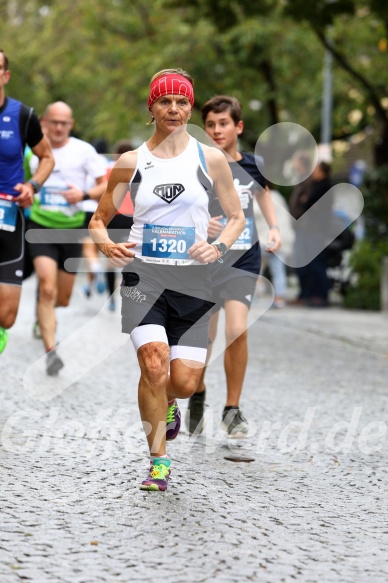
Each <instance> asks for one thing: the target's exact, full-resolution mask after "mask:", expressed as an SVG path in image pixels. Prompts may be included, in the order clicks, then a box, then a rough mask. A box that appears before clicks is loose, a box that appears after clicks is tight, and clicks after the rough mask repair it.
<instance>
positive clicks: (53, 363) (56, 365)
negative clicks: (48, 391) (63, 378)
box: [46, 350, 64, 377]
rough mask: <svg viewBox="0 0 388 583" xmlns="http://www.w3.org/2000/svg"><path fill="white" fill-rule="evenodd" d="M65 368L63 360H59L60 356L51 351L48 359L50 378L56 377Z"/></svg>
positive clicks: (47, 368)
mask: <svg viewBox="0 0 388 583" xmlns="http://www.w3.org/2000/svg"><path fill="white" fill-rule="evenodd" d="M63 367H64V363H63V360H62V359H61V358H59V356H58V354H57V353H56V351H55V350H50V352H48V353H47V358H46V372H47V374H48V375H49V376H50V377H52V376H55V375H57V374H58V373H59V371H60V370H61V368H63Z"/></svg>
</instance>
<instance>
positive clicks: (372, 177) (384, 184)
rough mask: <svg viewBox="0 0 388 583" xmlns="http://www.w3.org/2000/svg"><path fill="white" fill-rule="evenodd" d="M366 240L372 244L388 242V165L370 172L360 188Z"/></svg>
mask: <svg viewBox="0 0 388 583" xmlns="http://www.w3.org/2000/svg"><path fill="white" fill-rule="evenodd" d="M362 193H363V195H364V216H365V226H366V233H367V238H368V239H369V241H371V242H372V243H373V244H378V243H379V242H380V241H387V240H388V164H384V165H383V166H379V167H378V168H376V169H374V170H370V171H369V172H368V173H367V174H366V176H365V180H364V185H363V187H362Z"/></svg>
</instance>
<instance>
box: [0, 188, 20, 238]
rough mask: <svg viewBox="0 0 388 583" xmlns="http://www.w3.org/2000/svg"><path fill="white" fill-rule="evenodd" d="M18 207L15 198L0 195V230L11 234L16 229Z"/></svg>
mask: <svg viewBox="0 0 388 583" xmlns="http://www.w3.org/2000/svg"><path fill="white" fill-rule="evenodd" d="M17 216H18V207H17V205H16V203H15V197H13V196H10V195H7V194H3V195H0V229H1V230H2V231H9V232H10V233H13V232H14V231H15V229H16V220H17Z"/></svg>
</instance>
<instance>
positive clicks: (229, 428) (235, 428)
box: [221, 407, 249, 439]
mask: <svg viewBox="0 0 388 583" xmlns="http://www.w3.org/2000/svg"><path fill="white" fill-rule="evenodd" d="M221 427H222V429H224V431H226V433H227V436H228V437H233V438H236V439H240V438H242V437H246V436H247V435H248V429H249V427H248V421H247V420H246V419H245V417H244V415H243V414H242V413H241V411H240V409H239V407H228V408H225V409H224V411H223V413H222V423H221Z"/></svg>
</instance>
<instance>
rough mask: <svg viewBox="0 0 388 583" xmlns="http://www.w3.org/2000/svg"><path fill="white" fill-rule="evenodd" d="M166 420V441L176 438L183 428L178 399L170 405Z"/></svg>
mask: <svg viewBox="0 0 388 583" xmlns="http://www.w3.org/2000/svg"><path fill="white" fill-rule="evenodd" d="M166 422H167V427H166V441H172V440H173V439H175V438H176V436H177V435H178V433H179V430H180V428H181V412H180V410H179V407H178V403H177V402H176V399H174V401H173V402H172V403H171V405H169V407H168V411H167V420H166Z"/></svg>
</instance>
